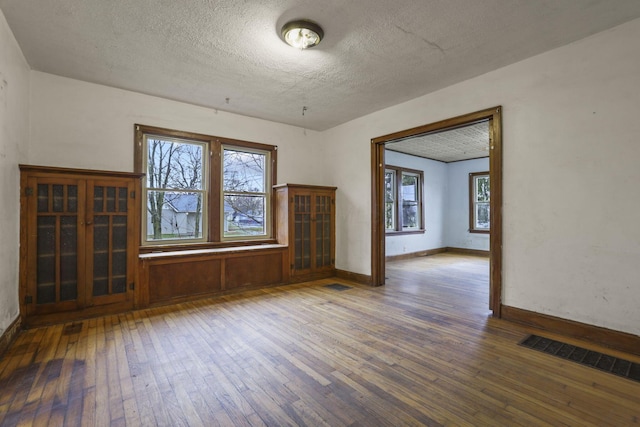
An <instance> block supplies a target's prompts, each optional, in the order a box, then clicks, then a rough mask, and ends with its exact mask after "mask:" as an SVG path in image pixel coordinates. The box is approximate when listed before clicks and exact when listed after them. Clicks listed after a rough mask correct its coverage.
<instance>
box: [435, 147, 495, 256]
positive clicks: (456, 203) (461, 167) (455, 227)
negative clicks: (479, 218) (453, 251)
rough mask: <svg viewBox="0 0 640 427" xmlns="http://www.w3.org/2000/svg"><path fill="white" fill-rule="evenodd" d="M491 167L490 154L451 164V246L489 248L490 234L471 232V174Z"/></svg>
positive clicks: (448, 238) (447, 231)
mask: <svg viewBox="0 0 640 427" xmlns="http://www.w3.org/2000/svg"><path fill="white" fill-rule="evenodd" d="M488 170H489V158H488V157H486V158H484V159H474V160H467V161H464V162H453V163H448V164H447V181H448V183H449V192H448V193H447V194H448V197H447V215H446V221H445V241H446V242H447V244H446V246H448V247H451V248H463V249H477V250H481V251H488V250H489V235H488V234H482V233H470V232H469V174H470V173H472V172H486V171H488Z"/></svg>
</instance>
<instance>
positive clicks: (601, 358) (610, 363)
mask: <svg viewBox="0 0 640 427" xmlns="http://www.w3.org/2000/svg"><path fill="white" fill-rule="evenodd" d="M520 345H522V346H524V347H528V348H531V349H533V350H538V351H541V352H543V353H547V354H551V355H553V356H556V357H561V358H563V359H566V360H570V361H572V362H576V363H580V364H581V365H585V366H589V367H592V368H595V369H598V370H601V371H605V372H609V373H612V374H614V375H618V376H620V377H624V378H628V379H630V380H633V381H638V382H640V363H634V362H631V361H629V360H624V359H620V358H617V357H614V356H610V355H607V354H603V353H599V352H597V351H592V350H587V349H586V348H582V347H578V346H575V345H571V344H567V343H563V342H561V341H556V340H552V339H549V338H544V337H541V336H538V335H529V336H527V337H526V338H525V339H524V340H522V341H521V342H520Z"/></svg>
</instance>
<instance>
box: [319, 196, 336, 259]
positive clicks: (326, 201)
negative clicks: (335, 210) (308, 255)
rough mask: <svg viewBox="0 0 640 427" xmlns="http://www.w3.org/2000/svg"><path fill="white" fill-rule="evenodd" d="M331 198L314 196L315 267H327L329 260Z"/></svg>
mask: <svg viewBox="0 0 640 427" xmlns="http://www.w3.org/2000/svg"><path fill="white" fill-rule="evenodd" d="M331 205H332V203H331V197H330V196H320V195H318V196H316V206H315V214H316V218H315V220H316V230H315V231H316V235H315V240H316V242H315V244H316V253H315V257H316V265H315V266H316V267H328V266H331V265H332V264H333V262H332V259H331Z"/></svg>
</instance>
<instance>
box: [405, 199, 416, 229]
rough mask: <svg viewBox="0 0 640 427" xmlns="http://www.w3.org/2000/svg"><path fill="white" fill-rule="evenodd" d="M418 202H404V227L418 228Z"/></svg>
mask: <svg viewBox="0 0 640 427" xmlns="http://www.w3.org/2000/svg"><path fill="white" fill-rule="evenodd" d="M418 214H419V209H418V203H416V202H406V201H403V202H402V228H418V227H419V220H418Z"/></svg>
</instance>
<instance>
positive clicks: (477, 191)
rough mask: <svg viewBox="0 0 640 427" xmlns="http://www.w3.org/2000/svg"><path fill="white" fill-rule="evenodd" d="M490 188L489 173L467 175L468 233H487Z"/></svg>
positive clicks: (489, 217)
mask: <svg viewBox="0 0 640 427" xmlns="http://www.w3.org/2000/svg"><path fill="white" fill-rule="evenodd" d="M490 202H491V187H490V185H489V172H475V173H470V174H469V232H471V233H489V230H490V223H491V221H490V219H491V216H490V204H491V203H490Z"/></svg>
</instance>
